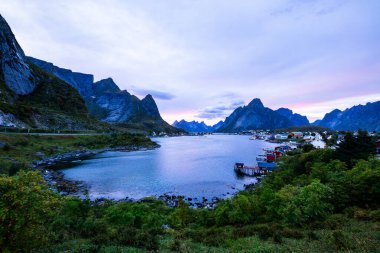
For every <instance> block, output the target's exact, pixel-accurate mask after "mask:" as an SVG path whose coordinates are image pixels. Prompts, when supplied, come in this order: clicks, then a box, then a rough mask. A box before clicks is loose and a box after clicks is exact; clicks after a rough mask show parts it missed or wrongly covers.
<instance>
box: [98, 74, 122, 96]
mask: <svg viewBox="0 0 380 253" xmlns="http://www.w3.org/2000/svg"><path fill="white" fill-rule="evenodd" d="M93 89H94V94H95V95H99V94H102V93H105V92H120V89H119V87H118V86H117V84H116V83H115V82H114V81H113V79H112V78H110V77H109V78H106V79H102V80H100V81H98V82H96V83H94V85H93Z"/></svg>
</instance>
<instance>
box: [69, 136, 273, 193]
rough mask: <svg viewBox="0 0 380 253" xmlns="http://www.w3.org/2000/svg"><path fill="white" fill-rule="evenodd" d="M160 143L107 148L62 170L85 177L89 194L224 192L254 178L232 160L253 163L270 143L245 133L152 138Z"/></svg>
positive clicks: (82, 178)
mask: <svg viewBox="0 0 380 253" xmlns="http://www.w3.org/2000/svg"><path fill="white" fill-rule="evenodd" d="M154 141H156V142H157V143H159V144H160V145H161V148H159V149H156V150H149V151H137V152H106V153H103V154H100V155H97V156H95V157H94V159H91V160H85V161H83V162H81V163H80V164H79V165H77V166H75V167H73V168H69V169H65V170H62V172H63V173H64V174H65V176H66V178H69V179H74V180H81V181H84V182H85V183H86V184H87V185H88V186H89V187H90V189H89V194H90V197H91V198H98V197H108V198H113V199H122V198H125V197H129V198H133V199H139V198H143V197H147V196H159V195H162V194H164V193H168V194H173V195H184V196H186V197H192V198H201V197H206V198H211V197H222V198H223V197H227V196H229V195H231V194H233V193H234V192H236V191H237V190H241V189H243V188H244V184H248V183H252V182H254V180H255V179H254V178H249V177H237V175H236V174H235V172H234V170H233V166H234V164H235V162H244V163H246V164H249V165H254V164H255V163H256V162H255V158H256V156H257V155H258V154H261V153H262V149H263V148H266V147H272V146H273V144H270V143H267V142H264V141H257V140H254V141H252V140H249V136H238V135H211V136H196V137H188V136H187V137H173V138H156V139H154Z"/></svg>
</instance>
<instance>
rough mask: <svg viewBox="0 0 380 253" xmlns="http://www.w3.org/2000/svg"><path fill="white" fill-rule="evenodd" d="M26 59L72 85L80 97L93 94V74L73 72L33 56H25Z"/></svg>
mask: <svg viewBox="0 0 380 253" xmlns="http://www.w3.org/2000/svg"><path fill="white" fill-rule="evenodd" d="M27 59H28V60H29V61H30V62H31V63H33V64H35V65H37V66H38V67H40V68H41V69H43V70H44V71H46V72H48V73H50V74H52V75H54V76H56V77H58V78H59V79H61V80H63V81H65V82H66V83H68V84H70V85H71V86H73V87H74V88H75V89H76V90H77V91H78V92H79V94H80V95H81V96H82V97H84V98H85V97H90V96H92V95H93V87H92V86H93V83H94V76H93V75H89V74H83V73H79V72H73V71H71V70H70V69H64V68H59V67H57V66H55V65H53V63H50V62H46V61H42V60H39V59H36V58H33V57H27Z"/></svg>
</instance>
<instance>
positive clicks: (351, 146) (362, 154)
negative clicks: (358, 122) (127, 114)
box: [334, 131, 376, 168]
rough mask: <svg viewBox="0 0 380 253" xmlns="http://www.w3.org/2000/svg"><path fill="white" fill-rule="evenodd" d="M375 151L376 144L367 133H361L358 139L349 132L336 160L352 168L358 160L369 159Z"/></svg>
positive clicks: (340, 146)
mask: <svg viewBox="0 0 380 253" xmlns="http://www.w3.org/2000/svg"><path fill="white" fill-rule="evenodd" d="M375 151H376V147H375V142H374V140H373V139H372V138H371V137H370V136H368V133H367V132H366V131H359V132H358V135H357V136H356V137H355V136H353V134H352V133H351V132H347V133H346V135H345V136H344V139H343V141H342V142H341V143H339V145H338V148H337V149H336V151H335V154H334V158H336V159H339V160H341V161H343V162H345V163H346V164H347V166H348V167H349V168H352V167H353V166H354V164H355V163H356V162H357V161H358V160H360V159H367V158H368V157H369V156H370V155H371V154H374V153H375Z"/></svg>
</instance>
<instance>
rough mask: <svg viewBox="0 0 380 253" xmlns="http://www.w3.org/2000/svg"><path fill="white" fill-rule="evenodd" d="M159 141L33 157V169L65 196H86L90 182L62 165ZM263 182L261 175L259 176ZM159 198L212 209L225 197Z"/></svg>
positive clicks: (172, 203)
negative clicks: (73, 175) (70, 175)
mask: <svg viewBox="0 0 380 253" xmlns="http://www.w3.org/2000/svg"><path fill="white" fill-rule="evenodd" d="M158 147H159V145H154V146H150V147H138V146H129V147H117V148H103V149H94V150H86V149H84V150H76V151H72V152H68V153H63V154H57V155H54V156H51V157H47V158H45V159H42V160H38V161H33V163H32V167H33V168H34V169H37V170H39V171H40V172H41V173H42V175H43V177H44V179H45V180H46V182H47V183H48V184H49V185H50V186H51V187H52V188H53V189H54V190H55V191H57V192H58V193H59V194H61V195H62V196H68V195H73V196H81V197H85V196H86V195H87V193H88V189H89V186H88V185H86V184H85V183H84V182H82V181H76V180H69V179H66V178H65V177H64V174H63V173H62V172H60V171H59V170H60V169H63V168H65V167H72V166H75V163H76V162H80V161H82V160H86V159H90V158H91V157H93V156H95V155H97V154H100V153H102V152H106V151H123V152H131V151H146V150H152V149H155V148H158ZM258 182H260V179H258ZM258 182H256V183H253V184H248V185H244V188H245V190H252V189H255V185H256V184H257V183H258ZM154 198H155V199H157V200H161V201H163V202H164V203H166V205H167V206H169V207H177V206H178V204H179V201H180V200H181V199H182V200H184V201H185V202H186V203H187V204H188V205H189V206H190V207H191V208H208V209H213V208H215V207H216V205H217V204H218V202H219V201H221V200H222V198H219V197H212V198H205V197H201V198H190V197H185V196H182V195H172V194H163V195H160V196H155V197H154ZM103 200H106V199H105V198H104V199H103V198H100V199H97V200H95V201H96V202H99V201H103ZM148 201H151V198H149V197H148V198H143V199H139V200H136V199H132V198H128V197H127V198H125V199H122V200H117V202H148Z"/></svg>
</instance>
